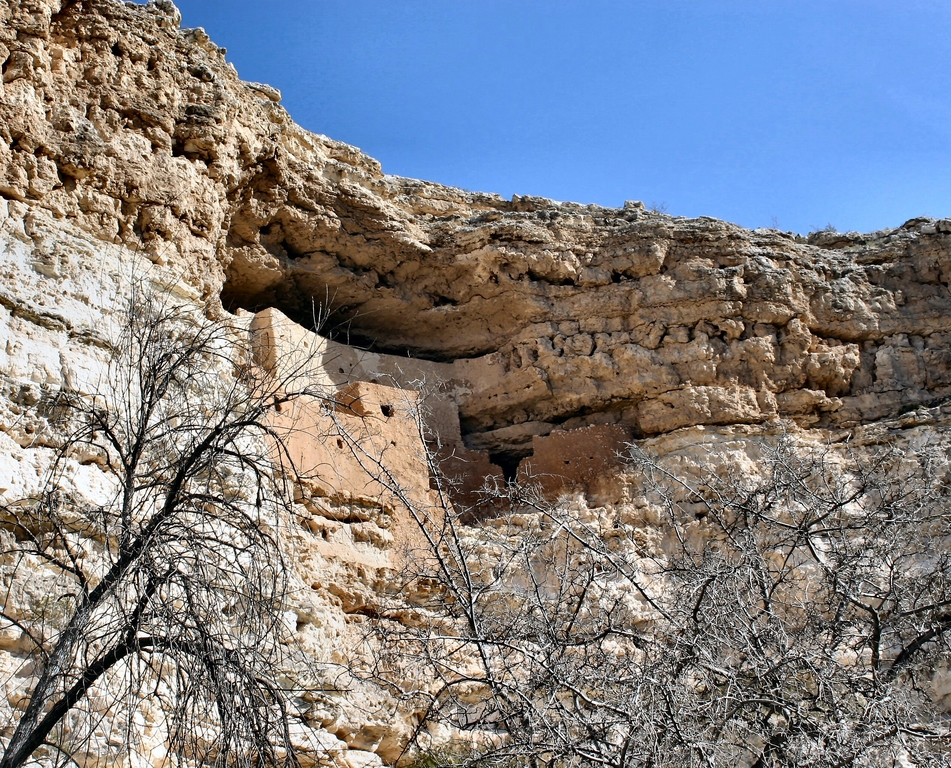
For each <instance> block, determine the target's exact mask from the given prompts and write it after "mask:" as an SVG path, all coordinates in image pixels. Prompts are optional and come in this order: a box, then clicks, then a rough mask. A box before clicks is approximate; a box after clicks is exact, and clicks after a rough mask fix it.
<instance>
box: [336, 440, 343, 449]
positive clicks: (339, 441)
mask: <svg viewBox="0 0 951 768" xmlns="http://www.w3.org/2000/svg"><path fill="white" fill-rule="evenodd" d="M337 447H338V448H343V438H342V437H338V438H337Z"/></svg>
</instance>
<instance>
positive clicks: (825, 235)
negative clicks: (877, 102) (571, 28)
mask: <svg viewBox="0 0 951 768" xmlns="http://www.w3.org/2000/svg"><path fill="white" fill-rule="evenodd" d="M179 22H180V16H179V14H178V12H177V11H176V9H175V8H174V6H173V5H172V4H171V3H168V2H161V1H160V2H152V3H149V4H148V5H147V6H137V5H134V4H122V3H119V2H114V1H113V0H82V1H81V2H62V0H5V2H3V3H0V60H2V61H3V65H2V69H3V78H2V79H3V92H2V99H0V117H2V120H0V138H2V141H0V195H2V196H3V197H6V198H8V199H9V200H15V201H20V202H25V203H28V204H29V205H30V206H36V207H39V208H42V209H46V210H47V211H48V212H50V213H52V214H53V215H54V216H55V217H58V218H61V219H65V220H66V221H68V222H70V223H71V224H73V225H74V226H76V227H78V228H80V229H82V230H85V231H86V232H88V233H90V234H92V235H93V236H95V237H96V238H100V239H102V240H106V241H109V242H116V243H122V244H124V245H126V246H129V247H132V248H134V249H136V250H138V251H139V252H141V253H143V254H145V255H147V256H148V258H150V259H151V260H152V261H155V262H157V263H160V264H162V263H167V264H169V265H171V266H173V267H175V268H176V269H178V270H180V271H181V273H182V274H184V275H185V276H186V278H187V279H188V280H189V281H190V282H191V283H192V284H193V285H194V286H195V287H196V288H197V289H198V290H199V292H200V293H201V295H202V296H204V297H205V299H206V300H207V299H210V300H212V301H218V300H219V298H220V302H221V303H222V305H223V309H224V310H236V309H238V308H244V309H249V310H254V311H256V310H259V309H262V308H265V307H268V306H273V307H277V308H279V309H281V310H282V311H283V312H284V313H285V314H287V315H288V316H290V317H292V318H295V319H297V320H300V321H302V322H304V323H305V324H313V323H314V318H315V316H317V317H320V318H322V319H323V320H324V326H323V327H324V331H325V332H326V333H329V334H331V335H335V336H336V337H337V338H338V339H340V340H349V341H351V342H353V343H356V344H359V345H363V346H367V347H370V348H372V349H374V350H377V351H387V352H391V353H398V354H407V353H408V354H410V355H412V356H414V357H422V358H428V359H432V360H438V361H443V362H453V361H455V366H454V368H455V369H456V370H457V371H458V373H459V377H460V382H462V384H463V386H461V387H460V388H459V390H458V391H459V394H458V397H457V400H458V404H459V408H460V416H461V420H462V425H463V428H464V431H465V432H466V433H467V440H468V442H469V443H470V444H471V445H473V446H476V447H484V448H488V449H491V450H496V451H509V452H512V453H515V454H517V453H519V452H520V451H521V452H524V450H525V448H524V446H525V445H526V444H527V441H529V440H530V438H531V435H532V434H544V433H546V432H548V431H551V430H552V429H555V428H572V427H578V426H586V425H589V424H593V423H618V424H621V425H624V426H625V427H627V428H629V429H630V430H631V432H632V434H634V435H650V434H658V433H664V432H668V431H670V430H673V429H677V428H680V427H684V426H690V425H697V424H733V423H757V422H762V421H766V420H769V419H771V418H774V417H776V416H780V417H788V418H792V419H795V420H796V421H798V422H799V423H800V424H803V425H817V426H837V425H851V424H858V423H863V422H867V421H870V420H874V419H879V418H884V417H887V416H894V415H897V414H899V413H901V412H903V411H904V410H908V409H913V408H915V407H919V406H927V405H931V404H934V403H935V402H937V401H939V400H941V399H943V398H944V397H946V396H948V394H951V369H949V365H948V361H949V354H951V353H949V352H948V346H949V345H948V342H949V339H951V336H949V333H951V312H949V309H951V304H949V300H948V280H949V272H951V220H947V219H945V220H939V221H934V220H930V219H916V220H913V221H911V222H908V223H907V224H906V225H904V226H902V227H900V228H898V229H895V230H888V231H881V232H877V233H874V234H871V235H858V234H856V233H849V234H842V233H835V232H820V233H815V234H814V235H812V236H810V237H809V238H803V237H801V236H796V235H792V234H789V233H782V232H778V231H775V230H754V231H749V230H745V229H742V228H740V227H737V226H734V225H731V224H728V223H726V222H722V221H717V220H714V219H709V218H699V219H684V218H675V217H671V216H667V215H663V214H660V213H655V212H650V211H646V210H645V209H644V208H643V206H641V205H640V204H638V203H629V204H627V205H625V207H624V208H620V209H611V208H603V207H599V206H585V205H578V204H573V203H557V202H553V201H550V200H545V199H541V198H528V197H518V196H516V197H515V198H513V199H512V200H504V199H502V198H501V197H499V196H497V195H491V194H479V193H470V192H465V191H462V190H459V189H453V188H449V187H443V186H440V185H438V184H432V183H428V182H423V181H416V180H411V179H405V178H400V177H394V176H387V175H385V174H384V173H383V172H382V170H381V168H380V165H379V163H377V162H376V161H374V160H373V159H371V158H369V157H367V156H366V155H364V154H362V153H361V152H360V151H359V150H357V149H356V148H354V147H351V146H348V145H346V144H342V143H340V142H337V141H333V140H331V139H328V138H326V137H324V136H319V135H315V134H312V133H310V132H308V131H305V130H304V129H302V128H300V127H299V126H297V125H295V124H294V123H293V121H292V120H291V119H290V117H289V116H288V115H287V113H286V112H285V111H284V110H283V108H282V107H281V106H280V104H279V101H280V94H279V92H278V91H276V90H275V89H273V88H271V87H269V86H264V85H260V84H255V83H245V82H242V81H241V80H240V79H239V77H238V75H237V73H236V72H235V70H234V68H233V67H232V66H231V65H230V64H228V63H227V61H226V58H225V52H224V50H223V49H221V48H219V47H217V46H216V45H215V44H214V43H212V42H211V41H210V40H209V39H208V37H207V35H206V34H205V33H204V32H203V31H202V30H200V29H198V30H182V29H179Z"/></svg>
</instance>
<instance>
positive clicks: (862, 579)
mask: <svg viewBox="0 0 951 768" xmlns="http://www.w3.org/2000/svg"><path fill="white" fill-rule="evenodd" d="M762 451H763V455H762V458H761V459H760V463H759V472H758V473H752V474H750V473H747V474H744V473H741V472H740V471H739V470H737V471H735V472H724V471H723V470H722V463H721V469H720V470H718V471H717V472H712V471H707V472H704V471H699V470H698V471H697V472H696V473H695V474H694V476H693V478H692V479H690V478H687V477H685V476H682V475H681V474H679V473H675V472H673V471H671V470H670V469H668V468H666V467H665V465H664V462H662V461H660V460H658V459H656V458H652V457H649V456H647V455H644V454H643V453H639V452H638V451H636V450H635V451H633V452H632V458H631V461H632V469H633V471H634V474H635V476H636V478H637V480H638V482H639V484H640V502H641V510H642V514H641V516H640V517H637V516H636V515H631V514H630V508H629V510H628V514H627V516H626V517H625V516H621V515H610V516H607V515H606V513H605V511H604V510H601V511H599V512H598V513H592V511H591V510H588V509H587V508H586V507H585V506H584V505H580V504H572V503H571V502H567V501H566V502H562V503H559V504H551V503H547V502H545V501H544V500H543V499H541V498H540V497H539V496H538V495H537V494H535V493H533V492H532V490H531V488H530V487H528V488H526V487H524V486H522V487H518V486H509V487H508V488H507V489H502V493H504V494H508V504H509V509H510V510H511V514H509V515H507V516H504V517H502V518H500V519H497V520H494V521H489V522H487V523H483V524H482V525H480V526H476V527H474V528H467V527H465V526H461V525H459V524H458V522H457V521H456V520H455V519H454V518H453V517H452V516H445V517H442V518H440V517H439V516H434V515H426V514H420V513H418V515H417V519H418V521H419V522H420V524H421V526H422V527H423V529H424V531H426V535H427V538H428V542H429V548H428V551H427V552H426V553H425V556H423V555H420V556H419V557H418V559H417V562H418V563H420V567H419V570H418V572H416V573H415V574H413V575H412V576H411V577H408V578H407V582H406V584H405V585H404V592H403V594H404V595H406V596H408V597H410V599H412V600H415V601H416V602H417V603H418V604H419V605H420V606H421V608H422V609H423V610H421V611H420V615H419V616H417V617H416V620H415V621H414V622H412V623H411V624H410V625H409V626H407V622H405V621H402V620H401V621H397V620H396V619H397V618H400V617H401V616H403V615H405V609H401V611H402V613H400V614H397V613H396V612H395V611H394V612H393V613H392V614H391V615H392V618H393V620H392V621H387V620H386V613H384V619H383V620H382V621H381V622H380V624H379V630H380V637H379V642H380V644H381V646H382V648H384V649H385V653H384V654H382V655H381V661H380V664H379V665H378V667H377V668H376V670H375V672H376V673H377V675H378V679H380V680H381V681H383V682H384V683H387V684H389V685H391V686H392V687H393V689H394V690H395V691H398V692H399V693H401V694H402V695H403V696H405V697H406V698H407V700H408V701H411V702H413V703H414V704H413V706H415V707H416V710H417V713H418V717H419V722H420V728H419V731H418V735H419V736H420V737H422V736H423V735H425V733H426V727H427V725H428V724H433V723H442V724H445V725H448V726H450V727H451V728H452V729H455V731H456V733H461V734H463V736H461V737H460V738H459V739H458V740H457V749H456V750H455V751H454V752H452V756H451V757H447V756H446V755H447V754H448V753H445V752H444V753H442V757H441V758H438V759H436V758H433V759H428V762H427V760H424V759H421V762H420V764H430V765H473V766H474V765H481V766H490V765H499V766H503V765H504V766H509V765H529V766H592V765H604V766H616V767H617V768H622V767H626V766H644V767H645V768H647V767H648V766H650V767H651V768H655V767H656V768H660V767H661V766H670V767H671V768H673V767H674V766H677V767H678V768H682V767H683V766H750V767H753V768H766V767H768V766H769V767H771V766H817V767H819V766H821V767H823V768H832V767H833V766H898V765H902V766H905V765H907V766H910V765H918V766H924V765H929V766H947V765H951V751H949V748H951V735H949V727H948V726H949V722H948V716H947V715H946V714H945V713H943V712H942V711H940V710H939V709H938V707H937V706H936V704H935V701H934V695H933V693H934V691H933V686H932V682H931V681H932V677H933V674H934V672H935V670H936V668H938V667H940V666H941V665H944V666H945V668H946V667H947V664H948V661H949V658H951V653H949V638H951V547H949V544H951V511H949V501H951V495H949V488H948V485H947V482H946V473H947V461H946V457H945V456H944V454H943V452H942V451H941V450H938V449H935V450H934V451H932V452H930V453H929V452H928V451H923V452H921V453H920V454H919V455H917V456H915V457H910V458H909V457H903V456H901V455H899V454H898V453H896V452H892V451H885V450H882V451H877V452H876V451H868V452H866V453H864V454H862V455H859V454H856V455H851V454H850V453H849V452H848V451H845V450H837V451H833V450H831V449H829V448H822V449H807V448H804V447H802V446H795V445H793V443H792V441H790V440H789V439H781V440H778V441H774V442H772V443H771V442H769V441H766V440H764V441H763V445H762ZM394 671H398V673H395V672H394ZM420 681H427V682H420ZM465 734H469V738H468V741H463V738H464V737H465ZM420 743H422V742H420ZM424 757H425V756H424Z"/></svg>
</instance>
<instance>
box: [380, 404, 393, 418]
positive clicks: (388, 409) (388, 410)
mask: <svg viewBox="0 0 951 768" xmlns="http://www.w3.org/2000/svg"><path fill="white" fill-rule="evenodd" d="M380 413H382V414H383V415H384V416H386V418H390V416H392V415H393V406H392V405H381V406H380Z"/></svg>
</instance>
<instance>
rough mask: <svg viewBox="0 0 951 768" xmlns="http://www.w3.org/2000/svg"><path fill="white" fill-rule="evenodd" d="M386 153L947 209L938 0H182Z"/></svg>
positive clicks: (819, 203)
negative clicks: (265, 0)
mask: <svg viewBox="0 0 951 768" xmlns="http://www.w3.org/2000/svg"><path fill="white" fill-rule="evenodd" d="M177 4H178V6H179V8H180V9H181V11H182V15H183V25H184V26H190V27H194V26H201V27H204V28H205V29H206V30H207V31H208V33H209V34H210V35H211V36H212V38H213V39H214V40H215V42H217V43H218V44H219V45H223V46H225V47H226V48H228V59H229V60H230V61H231V62H232V63H234V65H235V66H236V67H237V69H238V73H239V74H240V75H241V77H242V78H244V79H246V80H256V81H260V82H266V83H269V84H271V85H273V86H275V87H277V88H280V89H281V91H282V92H283V95H284V102H283V104H284V106H285V107H286V108H287V109H288V111H289V112H290V113H291V116H292V117H293V118H294V119H295V120H296V121H297V122H298V123H300V124H301V125H303V126H304V127H305V128H308V129H310V130H313V131H316V132H318V133H323V134H327V135H328V136H331V137H333V138H335V139H339V140H341V141H345V142H348V143H350V144H355V145H356V146H358V147H360V148H361V149H363V150H364V151H365V152H367V153H368V154H370V155H372V156H373V157H375V158H377V159H378V160H380V162H381V163H382V164H383V170H384V171H386V172H387V173H394V174H399V175H403V176H412V177H415V178H422V179H428V180H432V181H438V182H441V183H443V184H450V185H454V186H460V187H464V188H467V189H471V190H479V191H485V192H498V193H500V194H502V195H504V196H506V197H509V196H511V195H512V194H513V193H514V194H531V195H541V196H544V197H551V198H555V199H559V200H573V201H577V202H582V203H589V202H594V203H600V204H603V205H612V206H619V205H622V204H623V202H624V200H642V201H644V202H645V203H647V204H648V205H655V206H657V207H664V208H666V210H667V212H668V213H671V214H674V215H682V216H701V215H706V216H716V217H718V218H723V219H727V220H729V221H734V222H737V223H739V224H742V225H744V226H747V227H760V226H778V227H779V228H781V229H786V230H794V231H797V232H807V231H809V230H812V229H817V228H821V227H824V226H826V225H827V224H832V225H834V226H835V227H836V228H838V229H839V230H842V231H847V230H860V231H870V230H874V229H880V228H884V227H891V226H897V225H899V224H901V223H902V222H903V221H905V220H906V219H909V218H912V217H914V216H919V215H927V216H933V217H936V218H940V217H947V216H951V33H949V30H951V0H891V2H882V1H880V0H626V1H625V0H267V2H262V0H178V2H177Z"/></svg>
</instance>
